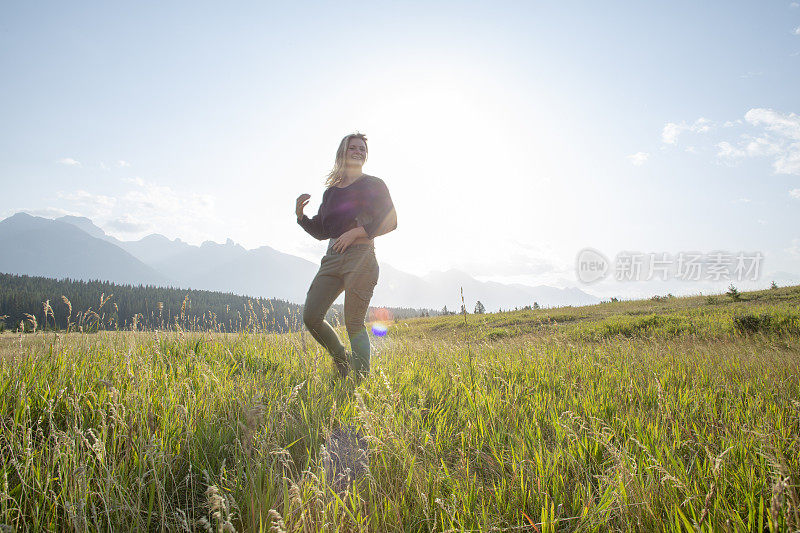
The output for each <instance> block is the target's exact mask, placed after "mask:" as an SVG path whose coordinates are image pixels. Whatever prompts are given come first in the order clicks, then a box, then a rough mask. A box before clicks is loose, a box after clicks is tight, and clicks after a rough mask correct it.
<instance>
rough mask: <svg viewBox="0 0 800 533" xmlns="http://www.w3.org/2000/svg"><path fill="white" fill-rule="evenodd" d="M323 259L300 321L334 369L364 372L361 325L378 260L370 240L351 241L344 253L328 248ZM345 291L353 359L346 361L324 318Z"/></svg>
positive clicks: (363, 330) (366, 357) (365, 357)
mask: <svg viewBox="0 0 800 533" xmlns="http://www.w3.org/2000/svg"><path fill="white" fill-rule="evenodd" d="M334 242H336V239H331V240H330V242H329V243H328V251H327V252H326V253H325V256H324V257H323V258H322V261H321V263H320V267H319V272H317V275H316V276H315V277H314V280H313V281H312V282H311V287H309V289H308V293H307V295H306V303H305V308H304V309H303V322H304V323H305V325H306V327H307V328H308V331H309V332H310V333H311V335H312V336H313V337H314V338H315V339H316V340H317V341H318V342H319V343H320V344H322V345H323V346H324V347H325V348H326V349H327V350H328V351H329V352H330V353H331V355H332V356H333V360H334V363H335V364H336V366H337V368H339V369H340V371H341V369H342V368H346V367H347V366H348V365H349V366H350V368H352V369H353V370H355V371H356V372H358V373H359V374H361V375H363V374H366V373H367V372H369V352H370V346H369V336H368V334H367V330H366V328H365V327H364V318H365V317H366V315H367V309H368V308H369V301H370V300H371V299H372V292H373V290H374V289H375V285H376V284H377V283H378V274H379V268H378V260H377V259H376V257H375V244H374V242H373V241H370V242H368V243H363V244H351V245H350V246H348V248H347V250H345V251H344V252H343V253H338V252H335V251H334V250H333V249H332V248H331V247H332V246H333V243H334ZM342 291H344V322H345V327H346V328H347V335H348V337H349V338H350V348H351V350H352V352H353V353H352V359H351V360H350V361H348V357H347V352H346V351H345V348H344V346H343V345H342V341H341V340H340V339H339V336H338V335H337V334H336V331H334V329H333V328H332V327H331V325H330V324H329V323H328V322H327V321H326V320H325V314H326V313H327V312H328V309H330V307H331V305H332V304H333V302H334V300H336V298H338V297H339V295H340V294H341V293H342Z"/></svg>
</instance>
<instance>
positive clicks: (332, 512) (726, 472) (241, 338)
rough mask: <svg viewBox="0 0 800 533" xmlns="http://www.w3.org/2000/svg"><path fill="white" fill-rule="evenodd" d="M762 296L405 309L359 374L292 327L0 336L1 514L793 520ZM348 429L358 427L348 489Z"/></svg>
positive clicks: (791, 481) (271, 526)
mask: <svg viewBox="0 0 800 533" xmlns="http://www.w3.org/2000/svg"><path fill="white" fill-rule="evenodd" d="M781 291H783V292H781ZM772 292H781V294H780V297H781V298H782V299H781V300H780V301H779V300H774V301H764V300H762V301H760V302H757V301H756V300H754V299H753V298H754V296H753V295H752V294H748V293H744V294H743V295H742V297H743V301H742V302H730V303H729V304H728V303H725V304H722V305H720V304H714V305H708V304H707V303H706V301H705V299H704V298H701V299H698V301H697V302H695V301H691V302H689V301H685V302H672V301H670V302H667V303H664V302H660V301H659V302H621V303H618V304H617V303H614V304H603V305H600V306H594V307H591V308H576V309H561V310H538V311H521V312H518V313H503V314H496V315H480V316H477V315H470V316H466V315H464V316H456V317H441V318H431V319H415V320H409V321H406V322H401V323H399V324H397V325H393V326H391V327H390V330H389V335H388V336H387V337H386V338H383V339H380V338H375V339H373V346H374V351H373V370H372V373H371V375H370V376H369V378H368V379H366V380H365V381H363V382H361V383H360V384H358V385H355V384H353V383H352V382H350V381H345V382H339V381H336V380H333V379H332V376H333V374H334V371H333V368H332V366H331V364H330V362H329V358H328V357H327V356H326V355H325V354H324V353H322V351H321V349H320V348H319V347H318V346H317V345H316V343H313V342H312V341H310V340H306V339H304V337H303V336H302V335H301V334H300V333H294V334H285V335H272V334H266V333H263V332H253V333H242V334H219V333H213V334H212V333H199V332H172V333H163V332H149V333H140V332H139V333H135V332H122V331H119V332H101V333H97V334H87V333H70V334H64V333H53V332H47V333H37V334H33V335H32V334H25V335H10V334H5V335H2V336H0V417H1V418H0V423H2V433H1V434H0V468H2V474H1V475H0V524H2V525H3V526H6V527H8V528H13V529H19V530H26V529H29V530H53V531H62V530H79V531H84V530H90V531H95V530H103V531H105V530H110V529H114V530H137V531H161V530H179V531H181V530H182V531H198V530H199V531H203V530H208V531H233V530H236V531H269V530H276V531H281V530H286V531H317V530H322V531H441V530H458V531H461V530H473V531H489V530H510V531H556V530H558V531H608V530H625V531H629V530H632V531H653V530H674V531H682V530H687V529H700V530H707V531H711V530H715V531H717V530H730V531H756V530H758V531H763V530H767V531H787V530H792V529H797V528H800V494H799V489H798V483H800V449H798V448H799V447H800V441H798V435H800V417H798V412H800V403H799V402H798V398H800V390H798V389H800V379H798V378H800V359H798V354H800V340H798V337H797V336H796V335H793V334H792V333H791V331H793V330H791V327H794V326H792V324H795V323H794V322H793V320H794V319H793V318H792V317H794V316H796V315H793V314H792V313H793V312H794V311H793V309H796V305H797V303H798V300H800V296H793V295H797V294H800V293H797V292H792V291H791V290H790V289H786V290H783V289H781V290H780V291H772ZM786 294H789V297H788V298H786V297H785V295H786ZM778 296H779V295H776V298H778ZM748 297H750V298H751V299H750V300H749V301H748V300H747V298H748ZM676 300H680V299H676ZM748 305H750V307H747V306H748ZM665 306H668V307H665ZM793 306H794V307H793ZM747 313H750V314H752V315H753V316H762V315H764V314H765V315H768V316H773V317H778V318H774V319H770V320H768V321H767V322H768V324H770V325H769V326H759V327H757V328H756V331H755V332H751V331H749V330H748V331H744V330H740V329H737V327H736V326H735V321H734V318H736V317H739V316H743V315H745V314H747ZM780 317H783V319H781V318H780ZM787 317H788V318H787ZM784 319H785V320H784ZM781 320H783V321H781ZM761 323H762V322H759V324H761ZM776 323H777V324H783V325H784V326H780V327H777V329H775V328H774V327H773V325H774V324H776ZM787 324H788V326H787ZM495 330H498V331H499V330H504V331H505V333H504V334H501V335H494V336H492V335H490V333H491V332H492V331H495ZM343 427H356V428H358V429H359V431H360V432H361V434H363V435H364V436H365V438H366V440H367V442H368V443H369V451H368V455H369V469H368V472H367V474H366V475H365V476H363V477H361V478H360V479H359V480H358V481H357V482H356V483H355V485H354V486H352V487H350V488H348V489H346V490H342V489H341V488H340V487H337V486H335V484H334V483H332V480H331V479H328V478H327V477H326V476H327V475H328V474H329V473H326V472H325V471H324V469H323V468H322V465H323V464H325V462H326V461H325V459H326V457H325V455H326V453H328V452H327V450H326V447H325V445H326V443H327V442H328V438H329V436H330V435H331V433H332V432H333V431H334V430H335V429H337V428H343Z"/></svg>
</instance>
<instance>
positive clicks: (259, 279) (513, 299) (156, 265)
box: [0, 214, 600, 312]
mask: <svg viewBox="0 0 800 533" xmlns="http://www.w3.org/2000/svg"><path fill="white" fill-rule="evenodd" d="M20 216H22V217H24V219H25V220H27V221H28V223H29V224H34V222H32V221H34V220H35V221H37V222H35V223H36V224H38V227H39V230H38V231H39V232H40V233H39V237H37V239H39V241H37V240H30V241H20V240H16V241H14V246H15V247H16V249H20V250H25V252H26V253H30V254H31V259H30V260H27V261H22V262H17V263H8V265H9V268H10V267H13V270H6V269H5V268H6V267H4V266H3V264H1V263H0V271H6V272H15V273H23V274H35V275H46V276H51V277H70V278H75V279H84V280H85V279H104V280H109V281H116V282H122V283H142V282H145V283H151V282H154V280H161V281H156V282H155V283H158V284H169V285H172V286H176V287H183V288H192V289H202V290H213V291H223V292H231V293H235V294H248V295H252V296H255V297H264V298H281V299H286V300H288V301H292V302H296V303H300V304H302V303H303V302H304V301H305V297H306V292H307V291H308V287H309V284H310V283H311V280H312V279H313V277H314V275H315V274H316V272H317V269H318V268H319V264H318V262H311V261H307V260H305V259H302V258H300V257H296V256H293V255H291V254H286V253H283V252H280V251H278V250H275V249H274V248H271V247H269V246H262V247H261V248H257V249H254V250H247V249H245V248H244V247H242V246H240V245H238V244H236V243H234V242H233V241H232V240H230V239H228V240H227V241H226V242H225V243H224V244H218V243H215V242H211V241H207V242H204V243H203V244H202V245H200V246H193V245H190V244H188V243H186V242H183V241H181V240H180V239H174V240H170V239H168V238H166V237H164V236H163V235H158V234H153V235H148V236H147V237H144V238H142V239H140V240H138V241H119V240H117V239H115V238H114V237H111V236H109V235H106V234H105V232H104V231H103V230H102V229H101V228H99V227H97V226H96V225H95V224H94V223H92V221H91V220H89V219H88V218H85V217H74V216H66V217H61V218H59V219H57V220H56V221H52V220H47V219H41V218H38V217H31V216H29V215H19V214H18V215H15V216H14V217H11V218H10V219H7V220H12V219H15V218H16V217H20ZM65 226H71V227H72V228H73V229H74V230H80V232H82V233H83V234H84V237H82V238H81V239H77V240H76V238H75V235H76V234H75V232H74V231H73V232H72V234H71V237H70V238H69V239H67V240H64V239H63V238H62V237H61V236H60V235H61V233H63V232H64V231H65V229H64V227H65ZM48 232H49V233H50V235H49V237H47V238H46V239H49V240H47V242H50V243H52V242H54V241H58V242H59V243H60V249H63V250H67V249H68V250H69V251H70V253H71V255H72V256H74V257H75V258H76V261H77V259H80V258H84V259H88V258H90V257H91V258H95V257H99V256H100V255H101V252H100V251H99V250H100V248H99V247H102V249H103V250H104V252H103V253H104V254H106V255H108V254H110V252H109V250H111V249H112V248H111V247H113V248H114V249H116V255H115V256H114V257H117V258H118V260H117V263H115V264H119V265H120V266H119V268H120V270H119V272H117V271H116V270H115V269H114V268H109V265H106V264H105V263H103V262H100V263H97V264H95V265H94V267H93V269H89V268H88V266H87V268H86V269H84V268H83V263H81V262H80V261H78V262H76V263H75V264H73V265H72V266H71V268H69V269H68V270H65V269H64V268H63V267H64V265H63V264H62V263H61V262H59V261H58V260H56V259H55V256H54V255H52V254H47V252H46V250H47V248H48V246H49V245H48V246H41V242H44V241H42V240H41V239H45V234H47V233H48ZM46 239H45V240H46ZM26 247H28V248H26ZM108 256H109V257H111V255H108ZM34 257H35V258H34ZM122 257H125V258H127V262H126V261H122V259H121V258H122ZM131 259H136V260H138V262H135V263H136V265H137V267H136V268H138V270H136V269H135V268H134V267H133V266H132V264H128V263H130V262H131V261H130V260H131ZM35 263H38V266H36V265H35ZM122 274H124V275H122ZM145 274H146V275H145ZM140 280H148V281H140ZM462 287H463V289H464V300H465V303H466V306H467V310H468V311H470V312H471V311H472V310H473V309H474V307H475V302H476V301H478V300H480V301H481V302H482V303H483V305H484V306H485V307H486V309H487V310H488V311H492V310H497V309H498V308H502V309H509V308H514V307H520V308H522V307H525V306H527V305H533V303H534V302H537V303H538V304H539V305H541V306H544V307H557V306H565V305H586V304H594V303H598V302H599V301H600V299H599V298H596V297H594V296H592V295H590V294H587V293H585V292H583V291H581V290H580V289H578V288H568V289H559V288H556V287H548V286H545V285H540V286H535V287H533V286H527V285H521V284H515V285H506V284H502V283H496V282H481V281H478V280H476V279H475V278H473V277H472V276H470V275H469V274H467V273H465V272H461V271H459V270H448V271H446V272H432V273H430V274H428V275H427V276H425V277H420V276H415V275H412V274H409V273H407V272H403V271H400V270H398V269H396V268H394V267H392V266H391V265H389V264H387V263H380V281H379V283H378V285H377V287H376V288H375V294H374V296H373V299H372V304H373V305H375V306H384V307H408V308H429V309H437V310H440V309H442V307H444V306H445V305H446V306H447V307H448V309H450V310H454V311H458V310H459V309H460V308H461V288H462ZM340 298H341V297H340Z"/></svg>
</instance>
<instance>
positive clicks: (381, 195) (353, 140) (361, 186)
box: [295, 133, 397, 377]
mask: <svg viewBox="0 0 800 533" xmlns="http://www.w3.org/2000/svg"><path fill="white" fill-rule="evenodd" d="M366 160H367V137H366V136H365V135H363V134H361V133H354V134H351V135H347V136H346V137H345V138H344V139H342V142H341V143H339V149H338V150H337V151H336V163H335V164H334V166H333V170H332V171H331V172H330V174H329V175H328V179H327V181H326V182H325V186H326V190H325V193H324V194H323V195H322V203H321V204H320V206H319V212H318V213H317V214H316V215H315V216H314V217H313V218H308V217H307V216H305V215H304V214H303V208H304V207H305V206H306V204H307V203H308V199H309V198H310V197H311V195H309V194H301V195H300V196H298V197H297V202H296V204H295V213H296V214H297V223H298V224H300V226H302V227H303V229H304V230H306V232H308V233H309V235H311V236H312V237H314V238H315V239H318V240H323V239H329V241H328V251H327V252H326V253H325V256H324V257H323V258H322V262H321V263H320V267H319V272H317V275H316V276H315V277H314V280H313V281H312V282H311V287H310V288H309V289H308V294H307V296H306V304H305V309H304V310H303V322H304V323H305V325H306V327H307V328H308V330H309V331H310V332H311V335H313V336H314V338H315V339H317V341H318V342H319V343H320V344H322V345H323V346H324V347H325V348H326V349H327V350H328V351H329V352H330V353H331V355H332V356H333V362H334V365H335V366H336V369H337V371H338V373H339V376H341V377H345V376H347V374H348V372H349V370H350V368H352V369H353V370H354V371H355V372H356V373H357V375H358V377H362V376H364V375H366V374H367V372H369V336H368V335H367V329H366V328H365V327H364V318H365V317H366V315H367V308H368V307H369V301H370V299H371V298H372V291H373V290H374V288H375V285H376V284H377V283H378V260H377V259H376V258H375V244H374V239H375V237H377V236H379V235H383V234H385V233H388V232H390V231H392V230H393V229H395V228H396V227H397V214H396V212H395V209H394V204H392V198H391V196H390V195H389V190H388V189H387V188H386V184H385V183H384V182H383V180H381V179H380V178H376V177H375V176H369V175H367V174H364V173H363V172H362V171H361V168H362V167H363V166H364V163H365V162H366ZM342 291H344V321H345V326H346V327H347V335H348V337H350V348H351V350H352V356H351V357H348V354H347V352H346V351H345V348H344V346H343V345H342V342H341V340H339V336H338V335H337V334H336V332H335V331H334V330H333V328H332V327H331V325H330V324H328V322H327V321H326V320H325V314H326V313H327V312H328V309H329V308H330V306H331V305H332V304H333V301H334V300H336V298H337V297H338V296H339V295H340V294H341V293H342Z"/></svg>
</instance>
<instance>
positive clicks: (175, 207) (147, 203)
mask: <svg viewBox="0 0 800 533" xmlns="http://www.w3.org/2000/svg"><path fill="white" fill-rule="evenodd" d="M122 181H123V182H124V183H127V184H129V186H128V187H127V190H126V191H124V192H123V193H122V194H119V195H116V196H106V195H103V194H94V193H91V192H89V191H85V190H77V191H60V192H58V193H57V196H58V198H59V199H60V200H62V201H63V202H64V203H65V206H64V207H66V208H67V209H68V211H69V212H70V213H71V214H79V215H81V216H85V217H88V218H89V219H91V220H92V221H93V222H94V223H95V224H97V225H98V226H100V227H101V228H104V229H107V233H108V234H109V235H113V236H115V237H117V238H123V239H125V238H127V239H129V238H139V237H141V236H144V235H146V234H147V233H154V232H157V233H162V234H164V235H166V236H167V237H170V238H174V237H181V238H182V239H184V240H188V241H192V242H201V241H204V240H207V239H208V238H210V237H220V235H219V234H218V233H219V231H220V229H218V228H229V227H230V222H231V221H228V220H226V221H223V220H222V219H221V218H220V217H219V216H218V215H217V213H216V198H215V197H214V196H211V195H208V194H198V193H194V192H188V193H186V192H182V191H176V190H175V189H172V188H171V187H167V186H164V185H159V184H158V183H156V182H153V181H147V180H144V179H142V178H140V177H135V178H125V179H123V180H122Z"/></svg>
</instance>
